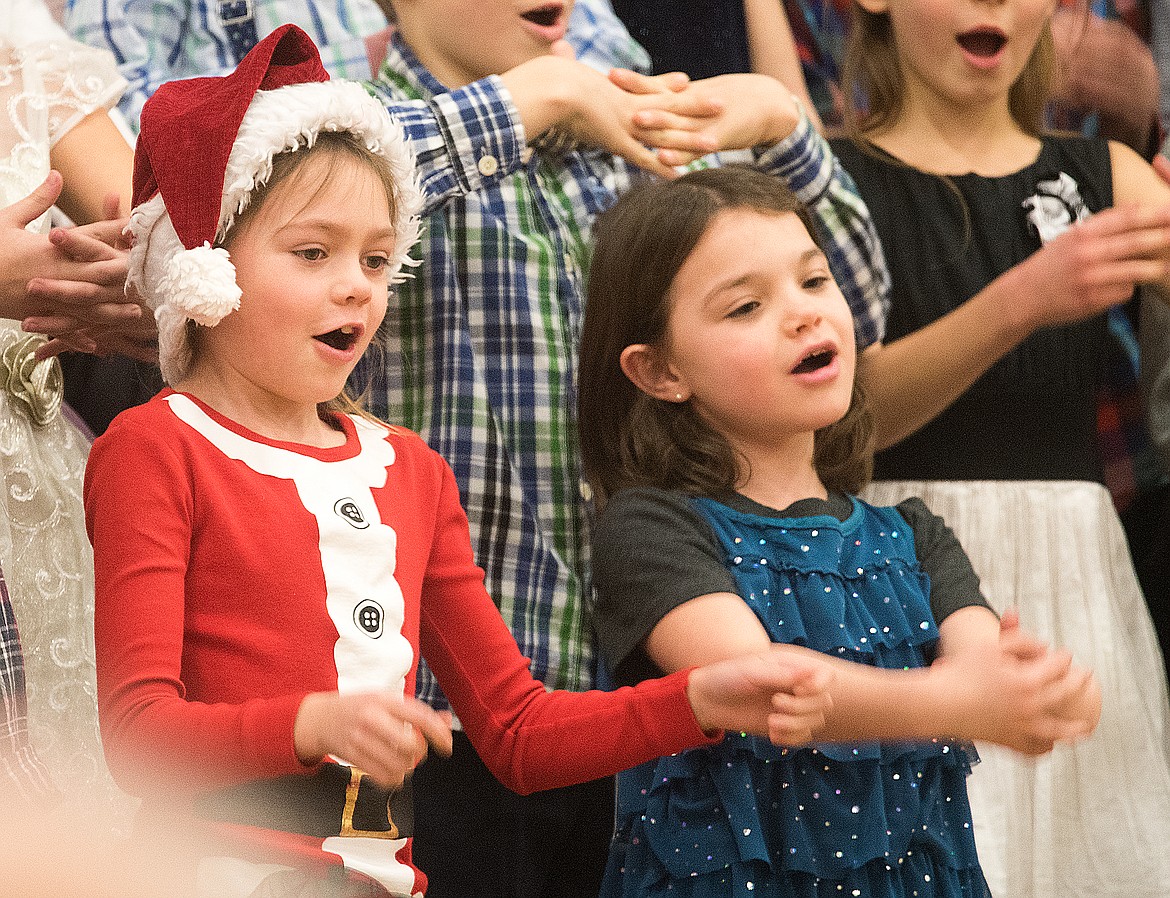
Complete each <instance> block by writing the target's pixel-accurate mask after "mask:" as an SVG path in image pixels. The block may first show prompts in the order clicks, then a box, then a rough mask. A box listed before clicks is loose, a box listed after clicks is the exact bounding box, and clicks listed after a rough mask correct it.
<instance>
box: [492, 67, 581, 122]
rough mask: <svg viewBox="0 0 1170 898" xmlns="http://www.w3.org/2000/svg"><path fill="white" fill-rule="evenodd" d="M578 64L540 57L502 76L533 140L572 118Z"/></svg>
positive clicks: (501, 78) (501, 79)
mask: <svg viewBox="0 0 1170 898" xmlns="http://www.w3.org/2000/svg"><path fill="white" fill-rule="evenodd" d="M576 65H577V63H574V62H572V61H570V60H565V59H561V58H559V57H556V56H539V57H537V58H536V59H532V60H529V61H528V62H524V63H521V64H520V65H518V66H516V67H515V68H513V69H509V70H508V71H507V72H505V73H504V74H503V75H501V76H500V81H501V82H503V85H504V87H505V88H506V89H507V91H508V93H509V94H510V95H511V97H512V102H513V103H514V104H515V106H516V110H517V112H518V113H519V115H520V121H521V123H522V124H523V126H524V131H525V133H526V134H527V135H528V136H529V137H530V138H532V137H536V136H537V135H539V134H543V133H544V132H546V131H548V130H549V129H550V128H553V127H556V126H558V125H563V124H564V123H565V122H567V121H568V120H569V119H570V118H571V116H572V113H573V109H574V103H575V101H576V95H577V91H576V90H574V88H573V82H574V80H575V79H574V78H573V77H572V73H571V70H570V67H572V66H576Z"/></svg>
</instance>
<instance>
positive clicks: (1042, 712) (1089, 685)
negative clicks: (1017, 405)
mask: <svg viewBox="0 0 1170 898" xmlns="http://www.w3.org/2000/svg"><path fill="white" fill-rule="evenodd" d="M812 234H813V229H812V223H811V220H810V219H809V217H808V214H807V212H806V211H805V209H804V208H803V207H802V206H801V204H800V203H799V202H798V201H797V200H796V199H795V198H794V197H793V196H792V194H791V193H790V192H789V191H787V190H786V189H785V188H784V187H783V186H782V185H780V184H778V183H777V182H776V181H774V180H772V179H768V178H766V177H761V176H760V175H758V174H757V173H754V172H752V171H750V170H747V169H737V168H727V169H722V170H711V171H703V172H696V173H692V174H688V175H686V176H684V177H682V178H680V179H679V180H677V181H674V182H671V183H664V184H657V185H649V186H645V187H642V188H637V189H635V190H634V191H631V192H630V193H629V194H627V195H626V196H625V197H624V198H623V199H622V200H620V201H619V202H618V203H617V204H616V205H615V206H614V208H613V209H612V210H611V211H610V212H609V213H608V214H607V215H606V217H605V218H604V220H603V221H602V222H599V226H598V240H597V245H596V248H595V252H594V257H593V267H592V270H591V274H590V286H589V306H588V311H587V313H586V317H585V329H584V333H583V337H582V347H581V387H580V389H581V394H580V395H581V400H580V401H581V405H580V422H581V439H582V455H583V458H584V460H585V464H586V470H587V471H588V473H589V476H590V480H591V482H592V483H593V486H594V490H595V495H596V496H597V497H598V501H599V504H600V505H601V513H600V518H599V520H598V522H597V525H596V528H595V537H594V555H593V563H594V584H595V587H596V592H597V608H596V616H597V621H598V629H599V633H600V640H601V645H602V650H603V652H604V654H605V658H606V661H607V663H608V664H609V665H610V668H611V670H612V671H613V673H614V676H615V678H616V679H617V681H618V682H619V683H623V684H629V683H634V682H639V681H642V680H644V679H645V678H647V677H651V676H656V675H658V674H659V673H660V672H661V671H672V670H678V669H681V668H683V667H686V666H689V665H692V664H695V663H705V662H710V661H714V660H716V659H720V658H729V657H736V656H740V655H743V654H749V653H752V652H758V651H760V650H761V649H763V648H766V647H767V646H769V644H771V643H777V644H788V645H787V651H789V652H793V653H801V654H804V653H807V652H808V651H809V650H813V651H814V652H816V653H819V654H815V655H814V657H815V658H816V659H818V661H820V662H822V663H824V664H825V665H826V666H827V667H829V668H831V669H832V670H834V672H835V679H834V681H833V683H832V685H831V687H830V690H829V691H830V695H831V696H832V700H833V701H832V707H831V709H830V711H829V712H828V714H827V715H826V720H825V725H824V727H822V728H821V729H820V730H819V731H818V732H817V733H816V734H815V736H816V738H817V739H818V740H822V739H823V740H838V741H839V740H849V741H846V742H843V743H841V744H822V743H819V742H818V744H817V745H816V746H814V747H809V748H802V749H799V750H796V749H788V748H776V747H774V746H770V745H768V744H767V743H765V742H763V741H761V740H758V739H756V738H754V737H751V736H748V735H742V734H735V735H729V736H728V737H727V738H726V739H725V740H724V741H723V742H721V743H720V744H718V745H716V746H711V747H704V748H699V749H695V750H692V751H687V752H683V753H681V754H679V755H677V756H674V757H669V758H663V759H661V760H659V761H657V762H651V763H650V764H648V765H645V766H643V767H642V768H640V769H639V770H637V771H632V772H630V773H627V774H622V776H621V777H620V779H621V781H622V785H621V789H620V798H619V804H620V806H621V809H620V813H619V818H618V834H617V836H616V837H615V842H614V848H613V851H612V853H611V858H610V867H609V870H608V871H607V881H606V888H605V889H604V890H603V895H605V896H607V898H608V896H618V895H621V896H648V895H659V894H667V893H669V894H671V895H678V896H698V895H703V896H708V895H712V896H713V895H722V896H729V898H730V896H733V895H734V896H739V895H746V894H748V893H751V894H752V895H771V896H791V895H808V896H814V895H815V896H837V895H853V896H864V898H873V896H883V898H884V896H907V898H909V896H923V898H926V896H931V895H947V896H959V895H963V896H982V895H986V894H987V889H986V885H985V883H984V880H983V875H982V873H981V872H980V869H979V863H978V859H977V857H976V852H975V845H974V841H973V838H972V833H971V828H970V813H969V810H968V806H967V796H966V787H965V782H964V781H965V778H966V776H967V773H968V770H969V769H970V764H971V762H972V761H973V760H974V758H973V753H972V751H971V749H970V747H969V746H967V745H964V744H960V743H958V742H953V741H949V740H952V739H957V740H969V739H988V740H992V741H995V742H999V743H1002V744H1004V745H1009V746H1012V747H1014V748H1017V749H1020V750H1023V751H1026V752H1028V753H1033V754H1039V753H1043V752H1046V751H1048V750H1049V749H1051V748H1052V746H1053V743H1054V742H1055V741H1057V740H1064V739H1074V738H1078V737H1081V736H1084V735H1087V734H1088V733H1089V732H1090V731H1091V730H1092V728H1093V726H1094V723H1095V720H1096V714H1097V711H1098V708H1099V705H1098V699H1099V696H1098V694H1097V691H1096V687H1095V683H1094V682H1093V681H1092V679H1091V677H1090V675H1089V674H1088V672H1087V671H1084V670H1081V669H1078V668H1076V667H1070V665H1069V658H1068V656H1067V655H1066V654H1064V653H1049V652H1047V651H1046V650H1044V649H1043V647H1041V646H1039V645H1037V644H1035V643H1034V642H1032V641H1031V640H1030V639H1028V638H1026V637H1024V636H1023V634H1022V633H1020V632H1019V631H1018V629H1016V628H1015V627H1014V626H1011V625H1008V626H1005V627H1004V628H1003V629H1002V631H1001V626H1000V623H999V621H998V620H997V618H996V616H995V615H994V614H993V613H992V612H991V611H990V609H989V608H988V607H987V604H986V601H985V600H984V599H983V597H982V596H981V595H980V592H979V584H978V580H977V578H976V577H975V575H974V573H973V572H972V570H971V567H970V564H969V563H968V562H967V559H966V556H965V555H964V553H963V551H962V549H961V547H960V546H959V544H958V542H957V541H956V540H955V539H954V537H953V536H952V534H951V533H950V531H949V530H948V529H947V528H946V526H945V525H944V524H943V523H942V521H941V520H940V519H939V518H937V517H935V516H934V515H933V514H931V512H930V511H928V510H927V508H926V506H925V505H924V504H923V503H922V502H921V501H919V500H908V501H906V502H903V503H901V504H900V505H899V506H897V507H896V508H876V507H874V506H871V505H868V504H867V503H865V502H863V501H861V500H860V499H857V498H854V497H852V496H851V495H850V493H853V492H855V491H856V490H857V489H859V488H860V487H861V486H862V485H863V483H864V482H865V480H866V478H867V476H868V470H869V459H870V455H869V451H870V450H869V445H870V441H869V432H870V431H869V428H870V423H869V420H868V414H867V412H866V409H865V402H864V397H863V395H862V394H861V393H860V392H859V391H858V389H857V387H856V385H855V383H854V363H855V358H856V353H855V350H854V340H853V322H852V318H851V316H850V314H849V308H848V306H847V304H846V303H845V301H844V299H843V298H842V296H841V292H840V291H839V290H838V289H837V286H836V284H835V283H834V281H833V278H832V276H831V275H830V273H829V269H828V266H827V264H826V261H825V256H824V254H823V252H822V251H821V250H820V248H819V247H818V245H817V243H816V242H815V240H814V238H813V236H812ZM633 297H636V298H637V301H636V302H633V301H631V298H633ZM931 662H933V663H931ZM936 737H937V738H936ZM855 740H865V741H855ZM875 740H882V741H875Z"/></svg>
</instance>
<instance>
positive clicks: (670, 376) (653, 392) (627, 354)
mask: <svg viewBox="0 0 1170 898" xmlns="http://www.w3.org/2000/svg"><path fill="white" fill-rule="evenodd" d="M621 366H622V371H623V372H624V373H625V375H626V377H628V378H629V379H630V380H631V382H633V384H634V386H635V387H637V388H638V389H639V390H641V391H642V392H643V393H645V394H646V395H647V396H653V397H654V398H655V399H661V400H663V401H664V402H685V401H686V400H688V399H690V398H691V391H690V388H689V387H687V385H686V384H685V383H683V381H682V379H681V378H680V377H679V376H678V375H677V374H676V373H675V372H674V371H673V370H672V369H671V367H670V365H668V364H667V363H666V361H665V360H664V359H663V358H662V355H661V354H660V353H659V352H658V350H657V349H655V348H654V347H653V346H651V345H649V344H648V343H634V344H633V345H631V346H627V347H626V348H625V349H623V350H622V356H621Z"/></svg>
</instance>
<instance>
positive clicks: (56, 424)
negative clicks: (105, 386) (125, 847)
mask: <svg viewBox="0 0 1170 898" xmlns="http://www.w3.org/2000/svg"><path fill="white" fill-rule="evenodd" d="M124 86H125V82H124V80H123V79H122V78H121V76H120V75H118V72H117V69H116V67H115V65H114V60H113V58H112V57H111V56H110V55H109V54H108V53H105V52H103V51H98V50H94V49H90V48H87V47H84V46H82V45H80V44H76V43H74V42H72V41H70V40H69V39H68V38H67V37H66V36H65V34H64V32H63V31H62V30H61V29H60V27H59V26H58V25H57V24H56V23H55V22H54V21H53V20H52V18H51V17H50V16H49V13H48V11H47V10H46V9H45V7H44V6H43V4H42V3H41V2H40V0H4V2H3V3H2V4H0V109H2V111H0V205H8V204H9V203H12V202H14V201H15V200H18V199H20V198H21V197H24V196H26V195H27V194H28V193H29V192H30V191H31V190H32V189H33V188H35V187H36V186H37V185H38V184H40V182H41V181H42V180H44V177H45V175H46V174H48V171H49V150H50V148H51V147H52V145H53V144H54V143H55V142H56V141H57V140H58V139H59V138H60V137H61V136H62V135H64V134H65V133H66V132H68V131H69V129H70V128H72V127H73V126H74V125H76V124H77V123H78V122H80V121H81V120H82V119H83V118H84V117H85V116H87V115H89V114H90V113H92V112H95V111H96V110H98V109H103V108H109V107H111V106H112V105H113V104H114V103H115V102H116V101H117V99H118V97H119V96H120V94H121V92H122V90H123V88H124ZM47 227H48V221H47V216H46V217H45V218H43V219H41V220H38V221H37V222H34V223H33V224H32V225H30V229H33V230H39V231H43V230H44V229H47ZM27 337H28V335H26V334H24V333H22V332H21V330H20V325H19V322H16V321H11V320H8V319H0V354H3V353H4V352H5V351H9V352H8V354H9V355H11V351H10V350H12V349H13V348H17V344H18V343H20V342H21V341H23V342H24V346H22V347H19V350H20V351H22V352H28V351H31V349H32V348H35V345H34V344H33V343H32V342H31V341H28V339H27ZM10 380H11V378H10ZM13 389H14V386H13V384H11V383H8V384H6V383H4V382H3V380H0V484H2V486H3V491H2V492H0V565H2V566H3V569H4V574H5V576H6V578H7V581H8V586H9V590H10V593H11V598H12V605H13V609H14V611H15V614H16V620H17V625H18V627H19V628H20V635H21V643H22V648H23V651H24V656H25V667H26V674H27V688H28V705H29V734H30V738H31V740H32V744H33V747H34V748H35V749H36V751H37V752H38V754H39V755H40V757H41V759H42V760H43V761H44V762H45V764H46V766H47V767H48V768H49V772H50V775H51V776H52V778H53V781H54V783H55V784H56V785H57V787H58V788H59V789H60V790H61V791H62V792H64V793H66V794H67V795H69V796H70V801H71V802H73V801H80V802H82V803H83V804H85V805H90V806H93V807H95V809H100V810H104V811H107V812H112V813H114V814H115V815H116V816H120V817H122V818H123V819H127V815H128V813H129V809H130V802H129V800H128V799H127V798H126V797H125V796H123V795H122V794H121V793H120V792H119V791H118V790H117V789H116V787H115V786H114V785H113V782H112V781H111V780H110V776H109V773H108V772H107V770H106V766H105V762H104V760H103V755H102V750H101V745H100V742H99V739H98V730H97V705H96V688H95V670H94V645H93V596H94V593H93V556H92V552H91V549H90V546H89V540H88V538H87V537H86V533H85V520H84V514H83V510H82V499H81V486H82V476H83V473H84V470H85V461H86V458H87V456H88V453H89V444H88V441H87V440H86V438H85V437H84V436H83V435H82V434H81V432H80V431H79V430H78V429H77V428H76V427H74V426H73V425H72V424H71V423H70V422H69V421H68V420H66V418H65V417H63V416H62V415H60V414H56V415H51V416H48V417H49V418H50V420H48V421H47V423H44V424H38V423H35V422H34V420H33V418H32V415H31V414H30V411H29V406H28V404H27V403H24V402H21V401H18V400H16V399H14V398H13V394H12V392H11V391H12V390H13Z"/></svg>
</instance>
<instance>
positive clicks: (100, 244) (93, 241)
mask: <svg viewBox="0 0 1170 898" xmlns="http://www.w3.org/2000/svg"><path fill="white" fill-rule="evenodd" d="M104 224H109V223H108V222H105V223H104ZM104 233H105V232H104V231H96V232H91V233H86V232H84V231H81V230H79V229H78V228H53V230H51V231H50V232H49V242H50V243H52V244H53V245H54V246H55V247H57V249H59V250H61V252H63V253H65V255H67V256H68V257H69V258H70V259H72V260H73V261H74V262H104V261H107V260H109V259H116V258H118V257H119V255H120V253H119V251H118V250H116V249H114V247H113V246H112V245H110V244H109V243H107V242H106V241H104V240H102V239H101V238H100V237H99V236H98V235H99V234H104ZM117 233H120V231H118V230H116V229H112V230H111V233H110V234H108V235H107V236H110V239H111V240H114V239H116V235H117Z"/></svg>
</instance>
